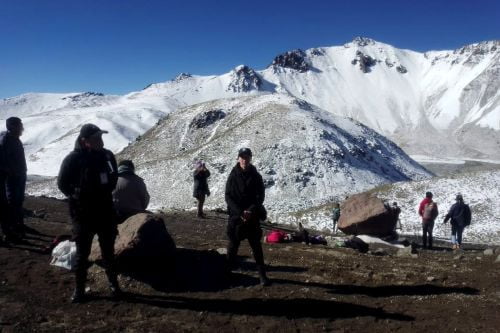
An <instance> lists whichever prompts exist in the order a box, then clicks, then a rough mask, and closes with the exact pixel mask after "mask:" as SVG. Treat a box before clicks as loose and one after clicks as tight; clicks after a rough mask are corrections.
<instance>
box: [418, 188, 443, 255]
mask: <svg viewBox="0 0 500 333" xmlns="http://www.w3.org/2000/svg"><path fill="white" fill-rule="evenodd" d="M432 197H433V195H432V193H431V192H426V193H425V198H424V199H423V200H422V201H421V202H420V206H419V207H418V214H419V215H420V217H421V218H422V246H423V248H424V249H426V248H427V246H429V249H432V241H433V237H432V231H433V230H434V221H435V220H436V217H437V216H438V214H439V211H438V206H437V204H436V203H435V202H434V201H433V200H432ZM427 240H429V243H427Z"/></svg>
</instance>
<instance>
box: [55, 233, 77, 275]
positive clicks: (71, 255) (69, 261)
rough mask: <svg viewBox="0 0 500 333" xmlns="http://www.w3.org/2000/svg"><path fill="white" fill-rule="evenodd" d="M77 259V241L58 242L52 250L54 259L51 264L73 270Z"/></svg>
mask: <svg viewBox="0 0 500 333" xmlns="http://www.w3.org/2000/svg"><path fill="white" fill-rule="evenodd" d="M75 261H76V243H75V242H72V241H69V240H65V241H62V242H60V243H59V244H57V246H56V247H55V248H54V250H52V259H51V260H50V264H51V265H54V266H59V267H62V268H66V269H69V270H72V269H73V268H75Z"/></svg>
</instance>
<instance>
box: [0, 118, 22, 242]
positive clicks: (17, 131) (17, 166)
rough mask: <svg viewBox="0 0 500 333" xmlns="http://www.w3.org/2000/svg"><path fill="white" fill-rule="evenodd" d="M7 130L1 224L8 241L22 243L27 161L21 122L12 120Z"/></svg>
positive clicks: (2, 142)
mask: <svg viewBox="0 0 500 333" xmlns="http://www.w3.org/2000/svg"><path fill="white" fill-rule="evenodd" d="M6 127H7V131H6V132H2V133H0V206H1V207H0V214H1V216H0V225H1V227H2V232H3V234H4V236H5V241H6V242H7V243H8V242H20V241H21V238H22V237H23V236H24V221H23V216H24V215H23V202H24V190H25V188H26V171H27V168H26V158H25V156H24V148H23V144H22V142H21V140H20V139H19V138H20V137H21V135H22V134H23V131H24V127H23V123H22V121H21V119H19V118H17V117H10V118H8V119H7V121H6Z"/></svg>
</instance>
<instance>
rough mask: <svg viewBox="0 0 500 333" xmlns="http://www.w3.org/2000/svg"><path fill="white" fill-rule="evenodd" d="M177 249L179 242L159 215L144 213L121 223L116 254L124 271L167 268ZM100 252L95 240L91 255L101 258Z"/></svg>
mask: <svg viewBox="0 0 500 333" xmlns="http://www.w3.org/2000/svg"><path fill="white" fill-rule="evenodd" d="M175 250H176V248H175V243H174V241H173V239H172V237H171V236H170V234H169V233H168V231H167V228H166V227H165V223H164V221H163V219H162V218H161V217H159V216H156V215H152V214H145V213H140V214H137V215H134V216H132V217H130V218H128V219H127V220H126V221H125V222H123V223H122V224H120V225H119V226H118V237H117V238H116V242H115V254H116V265H117V268H118V270H120V271H135V270H158V269H160V270H163V269H165V268H166V266H171V265H173V262H174V259H175ZM100 254H101V253H100V248H99V245H98V243H97V242H96V241H95V242H94V244H93V245H92V252H91V255H90V258H91V259H92V260H98V259H99V258H100Z"/></svg>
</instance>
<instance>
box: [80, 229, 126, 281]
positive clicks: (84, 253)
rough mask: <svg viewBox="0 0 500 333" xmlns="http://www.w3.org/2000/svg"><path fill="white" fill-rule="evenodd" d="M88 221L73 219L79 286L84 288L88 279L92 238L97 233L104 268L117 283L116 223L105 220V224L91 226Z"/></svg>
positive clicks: (110, 279)
mask: <svg viewBox="0 0 500 333" xmlns="http://www.w3.org/2000/svg"><path fill="white" fill-rule="evenodd" d="M85 222H88V221H73V240H74V241H75V243H76V260H75V261H76V262H75V275H76V286H77V288H80V289H83V288H84V287H85V282H86V281H87V270H88V267H89V262H88V258H89V255H90V251H91V248H92V240H93V239H94V236H95V235H97V236H98V239H99V246H100V248H101V256H102V259H103V262H104V269H105V271H106V275H107V276H108V280H109V282H110V283H111V284H113V285H115V284H116V283H117V278H116V270H115V260H114V259H115V239H116V235H117V233H118V232H117V229H116V225H115V224H114V223H112V221H103V222H104V223H106V224H104V223H103V224H104V225H103V226H99V227H91V226H90V224H88V223H87V224H86V223H85Z"/></svg>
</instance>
